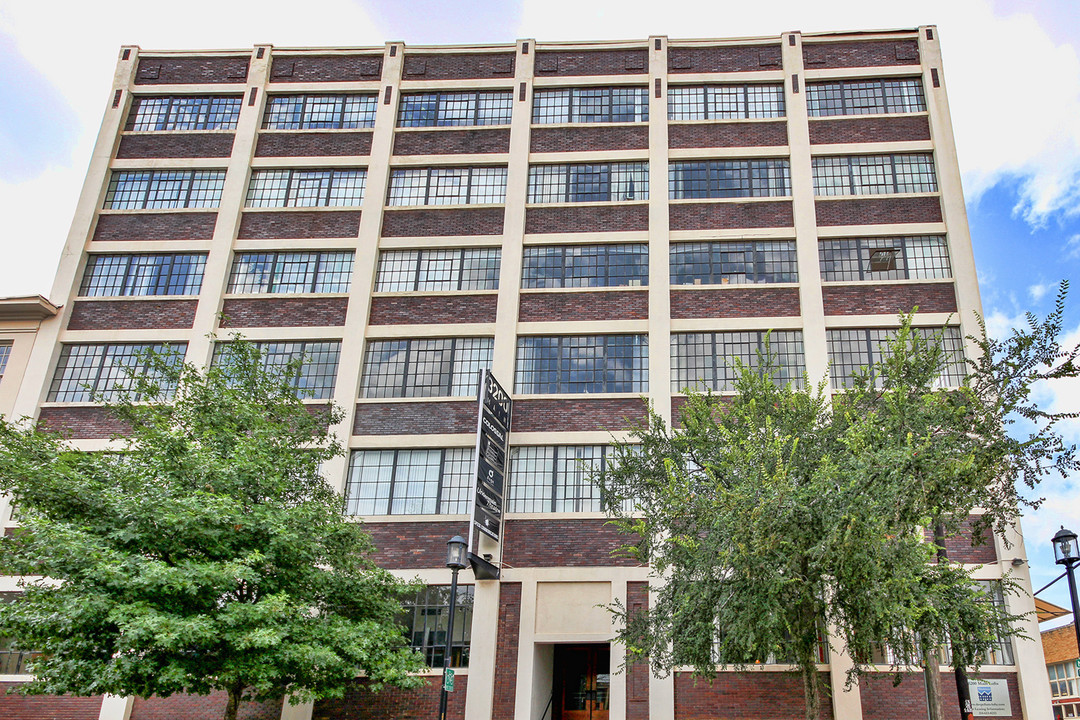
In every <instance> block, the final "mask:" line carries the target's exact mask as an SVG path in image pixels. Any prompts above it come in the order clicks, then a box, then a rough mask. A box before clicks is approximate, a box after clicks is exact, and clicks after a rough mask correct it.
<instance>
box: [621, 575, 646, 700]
mask: <svg viewBox="0 0 1080 720" xmlns="http://www.w3.org/2000/svg"><path fill="white" fill-rule="evenodd" d="M648 607H649V584H648V583H643V582H628V583H626V609H627V610H628V611H629V612H630V613H631V614H632V615H635V614H637V613H639V612H642V611H644V610H647V609H648ZM647 662H648V658H645V659H643V660H641V661H640V662H637V663H634V664H633V665H631V666H630V669H629V670H627V672H626V720H649V666H648V665H647V664H646V663H647Z"/></svg>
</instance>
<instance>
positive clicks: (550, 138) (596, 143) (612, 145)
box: [529, 123, 649, 153]
mask: <svg viewBox="0 0 1080 720" xmlns="http://www.w3.org/2000/svg"><path fill="white" fill-rule="evenodd" d="M648 147H649V127H648V125H646V124H644V123H642V124H639V125H619V126H616V127H563V128H549V127H537V128H533V129H532V133H531V134H530V135H529V151H530V152H534V153H542V152H596V151H601V150H644V149H647V148H648Z"/></svg>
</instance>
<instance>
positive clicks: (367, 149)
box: [255, 130, 371, 157]
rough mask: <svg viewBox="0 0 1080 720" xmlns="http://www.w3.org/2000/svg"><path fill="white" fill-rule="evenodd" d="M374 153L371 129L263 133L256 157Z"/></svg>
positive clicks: (257, 143) (256, 149)
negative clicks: (362, 130) (366, 130)
mask: <svg viewBox="0 0 1080 720" xmlns="http://www.w3.org/2000/svg"><path fill="white" fill-rule="evenodd" d="M370 154H371V133H370V132H343V131H340V130H339V131H337V132H296V133H291V132H270V133H266V132H264V133H259V139H258V141H257V142H256V143H255V157H352V156H357V157H363V156H365V155H370Z"/></svg>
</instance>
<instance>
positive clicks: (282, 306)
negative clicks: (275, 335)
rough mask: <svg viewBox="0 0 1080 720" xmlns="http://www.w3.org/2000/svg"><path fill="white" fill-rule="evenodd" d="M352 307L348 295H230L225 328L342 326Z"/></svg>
mask: <svg viewBox="0 0 1080 720" xmlns="http://www.w3.org/2000/svg"><path fill="white" fill-rule="evenodd" d="M348 309H349V299H348V298H345V297H312V298H299V297H290V298H268V297H260V298H250V299H248V298H242V299H241V298H230V299H228V300H226V301H225V302H224V303H222V307H221V314H222V315H223V316H224V317H223V318H222V320H221V327H223V328H255V327H338V326H341V325H344V324H345V313H346V311H347V310H348Z"/></svg>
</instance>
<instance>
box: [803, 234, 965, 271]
mask: <svg viewBox="0 0 1080 720" xmlns="http://www.w3.org/2000/svg"><path fill="white" fill-rule="evenodd" d="M818 260H819V261H820V264H821V279H822V280H828V281H854V280H906V279H909V278H910V279H916V278H918V279H924V278H930V279H934V278H948V277H952V268H951V266H950V264H949V251H948V246H947V245H946V243H945V238H944V237H941V236H936V235H926V236H915V237H879V238H847V239H843V240H823V241H821V243H820V244H819V245H818Z"/></svg>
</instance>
